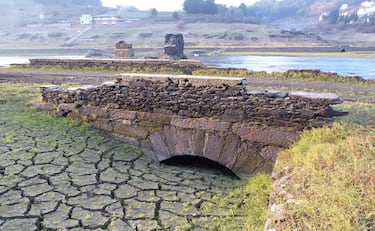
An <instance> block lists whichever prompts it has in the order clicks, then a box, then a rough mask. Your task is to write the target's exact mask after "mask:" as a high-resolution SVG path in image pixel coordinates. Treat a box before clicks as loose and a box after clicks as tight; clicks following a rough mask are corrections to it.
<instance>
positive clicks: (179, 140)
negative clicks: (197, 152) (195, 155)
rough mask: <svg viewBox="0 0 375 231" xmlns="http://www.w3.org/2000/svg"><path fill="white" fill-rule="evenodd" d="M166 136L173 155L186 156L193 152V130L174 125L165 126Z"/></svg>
mask: <svg viewBox="0 0 375 231" xmlns="http://www.w3.org/2000/svg"><path fill="white" fill-rule="evenodd" d="M164 137H165V140H166V143H167V144H168V147H169V150H170V153H171V155H177V156H184V155H191V154H192V146H193V142H192V132H191V131H190V132H189V131H186V130H181V129H177V128H176V127H173V126H165V127H164Z"/></svg>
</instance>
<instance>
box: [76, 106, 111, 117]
mask: <svg viewBox="0 0 375 231" xmlns="http://www.w3.org/2000/svg"><path fill="white" fill-rule="evenodd" d="M82 114H84V115H86V116H90V117H93V118H108V110H107V109H105V108H102V107H97V106H83V112H82Z"/></svg>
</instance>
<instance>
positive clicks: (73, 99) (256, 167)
mask: <svg viewBox="0 0 375 231" xmlns="http://www.w3.org/2000/svg"><path fill="white" fill-rule="evenodd" d="M41 90H42V96H43V101H44V102H45V103H44V104H43V105H39V108H41V109H47V110H49V111H51V112H52V113H54V114H56V115H57V116H67V117H71V118H75V119H78V120H80V121H88V122H90V123H92V124H93V125H94V126H95V127H97V128H99V129H102V130H105V131H107V132H109V133H111V134H113V135H114V136H116V137H118V138H121V139H123V140H125V141H126V142H128V143H131V144H134V145H137V146H140V147H142V148H143V149H144V151H145V152H146V153H148V154H149V155H150V156H152V157H154V158H155V159H156V160H158V161H163V160H166V159H169V158H171V157H173V156H186V155H188V156H199V157H205V158H208V159H210V160H213V161H216V162H218V163H220V164H222V165H224V166H226V167H227V168H229V169H231V170H232V171H233V172H234V173H235V174H237V175H238V176H240V177H245V176H247V175H250V174H253V173H255V172H267V173H271V171H272V168H273V165H274V163H275V161H276V158H277V153H278V152H279V151H280V150H281V149H283V148H286V147H287V146H288V144H289V142H290V141H293V140H296V139H297V138H298V134H299V132H300V131H302V130H303V129H305V128H312V127H320V126H323V125H324V124H326V123H329V122H330V121H331V119H332V117H333V116H339V115H344V114H345V113H342V112H338V111H335V110H334V109H332V108H331V105H332V104H338V103H342V101H341V100H340V99H339V98H338V97H337V96H336V95H333V94H318V93H306V92H290V93H288V92H279V91H252V90H249V89H248V86H247V85H246V80H245V79H241V78H222V77H193V76H171V75H144V74H123V75H120V76H119V78H118V79H117V80H116V81H113V82H105V83H103V84H102V85H100V86H85V87H79V88H70V89H63V88H60V87H58V86H44V87H41Z"/></svg>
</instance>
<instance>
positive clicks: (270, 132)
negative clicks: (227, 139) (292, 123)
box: [232, 123, 298, 147]
mask: <svg viewBox="0 0 375 231" xmlns="http://www.w3.org/2000/svg"><path fill="white" fill-rule="evenodd" d="M232 132H233V133H234V134H236V135H238V136H240V137H241V139H242V140H247V141H252V142H257V143H264V144H269V145H275V146H280V147H287V146H288V145H289V143H290V142H291V141H295V140H297V138H298V134H297V132H296V131H290V130H287V129H282V128H274V127H260V126H257V125H250V124H245V123H236V124H234V125H233V127H232Z"/></svg>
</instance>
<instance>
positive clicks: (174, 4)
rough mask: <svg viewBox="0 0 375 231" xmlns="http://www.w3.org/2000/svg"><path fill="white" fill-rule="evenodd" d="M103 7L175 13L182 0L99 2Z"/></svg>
mask: <svg viewBox="0 0 375 231" xmlns="http://www.w3.org/2000/svg"><path fill="white" fill-rule="evenodd" d="M101 1H102V4H103V6H108V7H116V6H117V5H121V6H135V7H136V8H137V9H139V10H149V9H151V8H156V9H157V10H158V11H175V10H182V5H183V4H184V0H138V1H134V0H101ZM255 1H256V0H216V1H215V3H216V4H223V5H227V6H236V7H237V6H239V5H240V4H241V3H245V4H246V5H251V4H253V3H254V2H255Z"/></svg>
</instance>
